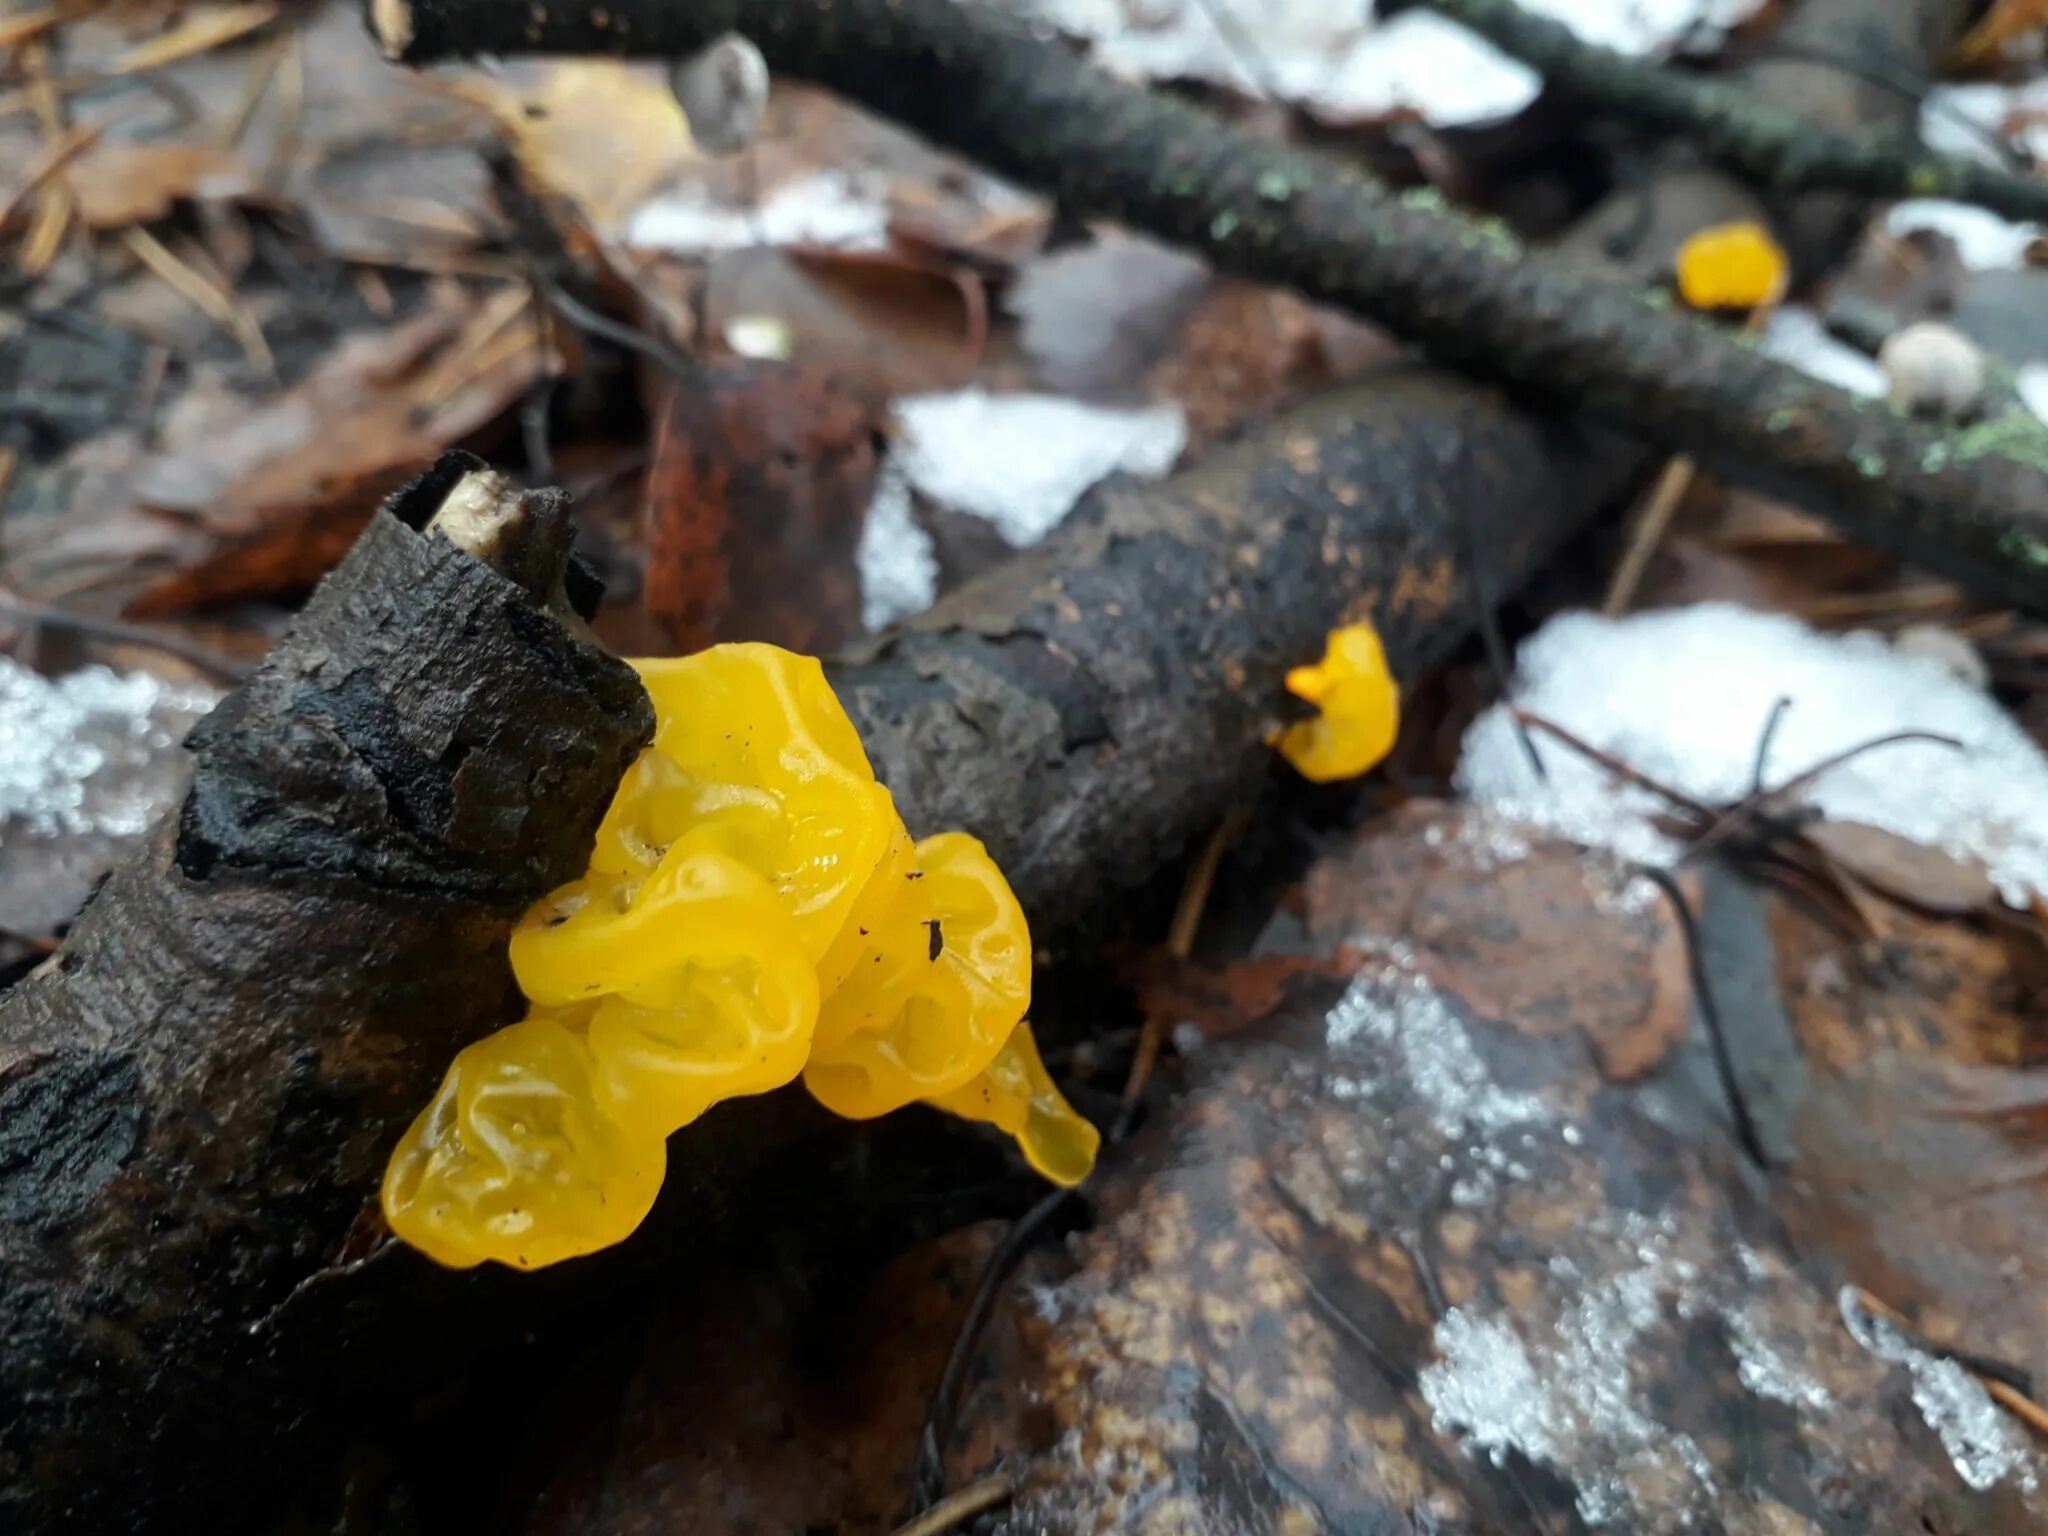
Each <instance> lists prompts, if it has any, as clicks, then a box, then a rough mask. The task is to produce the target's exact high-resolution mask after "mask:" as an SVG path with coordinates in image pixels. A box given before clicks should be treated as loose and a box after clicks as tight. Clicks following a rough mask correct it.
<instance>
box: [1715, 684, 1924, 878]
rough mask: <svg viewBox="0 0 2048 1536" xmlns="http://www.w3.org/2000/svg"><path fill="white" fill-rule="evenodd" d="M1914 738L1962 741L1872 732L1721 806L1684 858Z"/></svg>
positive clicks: (1774, 718)
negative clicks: (1868, 756)
mask: <svg viewBox="0 0 2048 1536" xmlns="http://www.w3.org/2000/svg"><path fill="white" fill-rule="evenodd" d="M1786 703H1789V701H1780V704H1779V705H1776V706H1773V708H1772V710H1771V716H1770V719H1769V720H1767V721H1766V722H1765V729H1766V731H1775V730H1776V727H1777V723H1778V717H1779V715H1781V714H1782V713H1783V705H1784V704H1786ZM1915 741H1918V742H1925V743H1927V744H1928V745H1930V746H1937V747H1947V748H1949V749H1950V750H1952V751H1956V752H1960V751H1962V750H1963V743H1962V742H1960V741H1958V740H1957V739H1956V738H1955V737H1953V736H1944V735H1942V734H1941V733H1940V732H1939V731H1893V732H1892V733H1891V734H1890V735H1887V736H1873V737H1872V738H1871V739H1870V740H1869V741H1859V742H1857V743H1856V744H1855V745H1854V746H1851V747H1844V748H1842V749H1841V751H1839V752H1830V753H1829V754H1828V755H1827V756H1826V757H1824V758H1822V759H1821V760H1820V761H1819V762H1817V763H1815V764H1814V765H1813V766H1812V767H1810V768H1807V769H1805V770H1804V771H1803V772H1800V773H1795V774H1794V775H1793V776H1792V777H1791V778H1789V779H1787V780H1785V781H1784V783H1782V784H1776V785H1773V786H1771V787H1770V788H1768V789H1762V790H1757V789H1752V790H1751V791H1750V793H1748V794H1747V795H1744V796H1743V797H1742V798H1741V799H1740V800H1738V801H1736V802H1735V804H1733V805H1731V806H1729V807H1727V809H1725V810H1723V811H1722V812H1721V813H1720V814H1719V815H1718V816H1716V818H1715V819H1714V822H1713V825H1711V826H1709V827H1707V828H1706V829H1704V830H1703V831H1702V832H1701V833H1700V834H1699V835H1698V836H1697V837H1695V838H1694V839H1693V842H1692V846H1691V847H1690V848H1689V849H1687V850H1686V855H1685V856H1686V858H1687V860H1696V859H1699V858H1702V857H1704V856H1705V855H1707V854H1709V853H1711V852H1713V851H1714V850H1715V849H1716V848H1718V847H1720V846H1721V845H1722V844H1723V843H1725V842H1727V841H1728V840H1729V839H1730V838H1731V837H1733V836H1735V834H1736V833H1738V832H1740V831H1743V830H1744V829H1745V828H1747V827H1748V826H1749V825H1750V823H1752V822H1754V821H1757V820H1760V819H1762V816H1763V812H1764V811H1765V809H1766V808H1767V807H1769V806H1770V805H1772V804H1774V803H1776V802H1778V801H1781V800H1787V799H1790V798H1791V797H1792V796H1793V795H1795V794H1797V793H1798V792H1799V791H1800V790H1802V789H1805V788H1806V787H1807V786H1808V785H1810V784H1812V783H1813V782H1814V781H1815V780H1816V779H1819V778H1821V777H1822V776H1823V775H1825V774H1828V773H1832V772H1833V771H1834V770H1835V769H1837V768H1840V767H1841V766H1843V765H1844V764H1845V763H1849V762H1853V761H1854V760H1855V759H1857V758H1859V757H1862V756H1863V755H1864V754H1865V753H1867V752H1875V751H1877V750H1878V749H1879V748H1881V747H1895V746H1899V745H1902V744H1904V743H1907V742H1915ZM1769 743H1770V738H1769V736H1766V737H1765V738H1764V739H1763V740H1762V741H1761V742H1760V743H1759V744H1758V749H1757V750H1758V754H1759V764H1760V763H1761V754H1762V753H1763V751H1764V750H1766V749H1767V748H1768V746H1769Z"/></svg>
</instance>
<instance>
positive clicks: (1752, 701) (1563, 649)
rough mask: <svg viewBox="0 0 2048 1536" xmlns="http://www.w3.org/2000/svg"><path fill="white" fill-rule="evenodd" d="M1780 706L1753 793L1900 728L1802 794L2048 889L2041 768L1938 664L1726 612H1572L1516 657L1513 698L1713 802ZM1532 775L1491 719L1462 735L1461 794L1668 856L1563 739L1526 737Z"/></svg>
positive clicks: (1739, 781)
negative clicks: (1923, 734)
mask: <svg viewBox="0 0 2048 1536" xmlns="http://www.w3.org/2000/svg"><path fill="white" fill-rule="evenodd" d="M1780 697H1784V698H1789V699H1790V700H1791V701H1792V702H1791V706H1790V707H1789V708H1788V709H1787V710H1786V712H1785V714H1784V716H1783V718H1782V719H1781V720H1780V722H1779V726H1778V730H1777V733H1776V735H1775V736H1774V737H1773V739H1772V743H1771V752H1770V757H1769V761H1768V762H1767V763H1766V764H1765V766H1764V773H1765V780H1766V782H1767V783H1770V782H1778V781H1782V780H1784V779H1785V778H1787V777H1789V776H1791V775H1793V774H1796V773H1799V772H1802V771H1803V770H1805V769H1806V768H1808V767H1810V766H1812V765H1813V764H1815V763H1817V762H1819V761H1820V760H1821V759H1822V758H1824V757H1827V756H1830V755H1832V754H1834V753H1836V752H1840V751H1843V750H1845V749H1847V748H1850V747H1855V746H1859V745H1861V744H1862V743H1864V742H1867V741H1870V740H1872V739H1873V738H1876V737H1879V736H1885V735H1889V734H1891V733H1893V732H1897V731H1903V730H1924V731H1935V732H1939V733H1941V734H1943V735H1947V736H1951V737H1954V738H1956V739H1957V740H1959V741H1961V742H1962V743H1963V749H1962V750H1961V751H1959V752H1958V751H1951V750H1949V749H1946V748H1943V747H1940V746H1937V745H1934V744H1931V743H1925V742H1909V743H1902V744H1898V745H1893V746H1886V747H1880V748H1877V749H1876V750H1874V751H1871V752H1868V753H1866V754H1863V755H1861V756H1859V757H1856V758H1855V759H1853V760H1852V761H1850V762H1847V763H1845V764H1843V765H1841V766H1840V767H1838V768H1835V769H1832V770H1830V771H1829V772H1828V773H1826V774H1823V775H1822V776H1821V777H1820V778H1819V779H1817V780H1816V781H1815V782H1814V783H1813V784H1812V785H1810V786H1808V787H1807V788H1806V789H1804V790H1803V791H1801V797H1802V798H1803V800H1805V801H1806V802H1807V803H1810V804H1812V805H1815V806H1817V807H1819V809H1820V810H1822V811H1823V812H1824V813H1825V814H1827V815H1828V816H1830V817H1832V818H1834V819H1837V820H1842V821H1859V822H1866V823H1869V824H1871V825H1873V826H1879V827H1883V828H1886V829H1887V830H1889V831H1892V832H1895V833H1897V834H1898V835H1899V836H1901V837H1905V838H1910V839H1911V840H1913V841H1915V842H1918V843H1923V844H1926V845H1928V846H1931V847H1937V848H1943V849H1946V850H1948V851H1949V852H1951V853H1953V854H1956V855H1958V856H1960V857H1965V858H1974V859H1979V860H1982V861H1983V862H1984V863H1985V864H1986V865H1987V866H1988V867H1989V868H1990V870H1991V873H1992V876H1993V878H1994V879H1995V880H1996V881H1997V883H1998V886H1999V888H2000V890H2001V892H2002V893H2003V894H2004V895H2005V897H2006V899H2007V900H2009V901H2013V902H2023V901H2024V899H2025V894H2026V893H2027V892H2028V891H2035V892H2042V893H2048V758H2044V757H2043V755H2042V753H2041V750H2040V748H2039V747H2037V746H2036V745H2035V744H2034V742H2033V741H2032V740H2031V739H2030V738H2029V737H2028V736H2027V734H2026V733H2025V732H2024V731H2022V730H2021V729H2020V728H2019V726H2018V725H2016V724H2015V723H2014V722H2013V720H2012V717H2011V716H2010V715H2009V714H2007V712H2006V711H2005V710H2004V709H2003V708H2001V707H2000V706H1999V705H1998V704H1997V702H1996V701H1995V700H1992V699H1990V698H1988V697H1987V696H1985V695H1984V694H1982V693H1979V692H1978V691H1976V690H1975V689H1973V688H1971V687H1969V686H1968V685H1966V684H1965V683H1962V682H1960V681H1958V680H1957V679H1956V678H1955V677H1954V676H1953V675H1951V674H1950V673H1949V672H1948V671H1947V670H1946V669H1945V668H1943V667H1942V666H1941V664H1940V663H1939V662H1937V661H1934V660H1932V659H1930V658H1927V657H1924V656H1914V655H1910V654H1902V653H1900V652H1899V651H1897V650H1895V649H1893V648H1892V647H1891V646H1890V645H1887V644H1886V643H1885V642H1884V641H1883V640H1882V639H1881V638H1880V637H1878V636H1876V635H1868V634H1864V635H1847V636H1829V635H1822V634H1819V633H1816V632H1815V631H1814V630H1812V629H1809V628H1808V627H1807V626H1805V625H1803V624H1801V623H1799V622H1798V621H1797V620H1794V619H1790V618H1786V617H1783V616H1780V615H1775V614H1764V613H1755V612H1751V611H1750V610H1747V609H1743V608H1738V607H1734V606H1732V605H1728V604H1719V603H1714V604H1704V605H1701V606H1699V607H1693V608H1681V609H1674V610H1670V611H1667V612H1661V613H1647V614H1639V615H1635V616H1633V617H1630V618H1625V619H1605V618H1601V617H1600V616H1598V615H1596V614H1590V613H1568V614H1564V615H1561V616H1559V617H1557V618H1555V619H1552V620H1551V621H1550V622H1549V623H1548V624H1546V625H1545V626H1544V627H1543V628H1542V629H1541V630H1540V631H1539V632H1538V633H1537V634H1536V635H1535V636H1534V637H1533V638H1531V639H1530V640H1529V641H1528V642H1527V643H1526V644H1524V646H1523V647H1522V651H1521V655H1520V657H1519V666H1518V675H1517V683H1516V694H1515V703H1516V704H1518V705H1519V706H1520V707H1521V708H1523V709H1525V710H1528V711H1529V712H1531V713H1533V714H1536V715H1540V716H1542V717H1544V718H1545V719H1548V720H1551V721H1554V722H1555V723H1557V724H1558V725H1561V726H1563V727H1564V728H1565V729H1567V730H1569V731H1572V732H1573V733H1574V734H1576V735H1578V736H1580V737H1582V738H1583V739H1585V740H1586V741H1588V742H1590V743H1592V744H1593V745H1594V746H1596V747H1599V748H1602V749H1604V750H1605V751H1607V752H1609V753H1611V754H1613V755H1614V756H1616V757H1618V758H1620V759H1621V760H1622V761H1624V762H1626V763H1628V764H1630V765H1631V766H1632V767H1634V768H1636V769H1638V770H1640V771H1641V772H1643V773H1645V774H1648V775H1649V776H1650V777H1652V778H1654V779H1658V780H1660V781H1662V782H1663V783H1665V784H1668V785H1670V786H1671V787H1672V788H1674V789H1676V790H1679V791H1681V792H1682V793H1685V794H1689V795H1691V796H1693V797H1694V798H1696V799H1700V800H1705V801H1718V802H1726V801H1731V800H1734V799H1738V798H1740V797H1741V796H1742V795H1743V794H1745V793H1747V791H1748V789H1749V780H1750V773H1751V768H1752V764H1753V760H1754V757H1755V753H1756V747H1757V741H1758V738H1759V736H1760V734H1761V732H1762V730H1763V726H1764V722H1765V720H1766V719H1767V718H1768V716H1769V715H1770V712H1771V708H1772V706H1773V704H1774V702H1775V701H1776V700H1777V699H1779V698H1780ZM1535 741H1536V746H1537V750H1538V751H1539V752H1540V753H1541V754H1542V757H1543V762H1544V766H1545V768H1546V769H1547V770H1548V772H1549V781H1548V783H1547V784H1546V783H1542V782H1539V781H1538V780H1537V779H1536V777H1535V775H1534V773H1533V771H1532V770H1531V768H1530V766H1529V763H1528V759H1527V757H1526V756H1525V755H1524V752H1523V749H1522V743H1521V742H1520V741H1519V740H1518V739H1517V737H1516V733H1515V729H1514V725H1513V723H1512V721H1511V720H1510V719H1509V717H1508V715H1507V713H1506V712H1505V709H1504V708H1502V707H1500V706H1496V707H1495V708H1493V709H1491V710H1489V711H1488V712H1487V713H1486V714H1484V715H1482V716H1481V717H1480V718H1479V719H1478V720H1477V721H1475V722H1474V723H1473V725H1472V727H1471V729H1470V730H1469V731H1468V732H1467V734H1466V737H1465V742H1464V749H1463V753H1462V756H1461V758H1460V761H1459V764H1458V774H1457V778H1458V783H1459V786H1460V787H1461V788H1462V789H1463V791H1464V792H1465V793H1466V794H1467V795H1468V796H1470V797H1471V798H1472V799H1474V800H1478V801H1482V802H1485V803H1487V804H1489V805H1491V806H1493V807H1494V808H1495V809H1496V810H1498V811H1499V812H1501V813H1502V814H1505V815H1509V816H1514V817H1517V818H1519V819H1521V820H1523V821H1525V822H1527V823H1530V824H1533V825H1536V826H1541V827H1546V828H1549V829H1551V830H1553V831H1556V832H1558V833H1560V834H1562V835H1563V836H1566V837H1569V838H1571V839H1573V840H1575V841H1577V842H1580V843H1583V844H1585V845H1587V846H1589V847H1599V848H1608V849H1611V850H1613V851H1614V852H1615V853H1616V854H1617V855H1619V856H1621V857H1623V858H1627V859H1630V860H1633V861H1643V862H1651V863H1664V862H1669V861H1670V860H1671V859H1672V858H1673V857H1675V856H1676V852H1677V850H1676V849H1675V848H1674V847H1673V846H1672V845H1671V843H1670V842H1669V840H1667V839H1666V838H1665V837H1664V836H1663V835H1662V834H1661V833H1659V832H1657V831H1656V830H1655V829H1654V828H1652V827H1651V826H1650V825H1649V823H1648V821H1647V819H1646V817H1647V814H1648V813H1649V812H1651V811H1653V810H1657V809H1660V808H1661V806H1660V803H1659V802H1657V801H1655V800H1654V799H1653V797H1651V796H1650V795H1649V793H1648V792H1647V791H1644V790H1640V789H1636V788H1634V787H1633V786H1626V785H1616V784H1614V783H1613V782H1612V781H1611V780H1610V777H1609V775H1608V773H1607V771H1606V770H1605V769H1602V768H1599V767H1596V766H1595V765H1593V764H1591V763H1588V762H1587V761H1586V760H1585V759H1584V758H1582V757H1580V756H1579V755H1578V754H1577V753H1576V752H1573V751H1571V750H1570V749H1568V748H1566V747H1565V746H1564V745H1563V744H1562V743H1560V742H1557V741H1555V740H1554V739H1551V738H1549V737H1547V736H1544V735H1543V734H1541V733H1540V732H1539V733H1535Z"/></svg>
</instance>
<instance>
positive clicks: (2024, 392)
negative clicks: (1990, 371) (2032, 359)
mask: <svg viewBox="0 0 2048 1536" xmlns="http://www.w3.org/2000/svg"><path fill="white" fill-rule="evenodd" d="M2013 387H2014V388H2015V389H2017V390H2018V391H2019V396H2020V403H2021V404H2022V405H2024V406H2025V407H2026V408H2027V409H2028V410H2030V411H2032V412H2033V413H2034V414H2035V415H2036V416H2038V417H2040V418H2041V419H2042V420H2043V421H2048V363H2028V364H2027V365H2026V366H2025V367H2024V368H2022V369H2020V371H2019V375H2018V377H2017V378H2016V379H2014V381H2013Z"/></svg>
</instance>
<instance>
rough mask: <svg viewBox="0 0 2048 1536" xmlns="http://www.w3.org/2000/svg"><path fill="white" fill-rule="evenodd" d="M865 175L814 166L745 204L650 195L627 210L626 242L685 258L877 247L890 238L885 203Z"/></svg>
mask: <svg viewBox="0 0 2048 1536" xmlns="http://www.w3.org/2000/svg"><path fill="white" fill-rule="evenodd" d="M869 180H870V179H869V178H864V177H858V176H854V175H849V174H848V173H847V172H845V171H819V172H817V173H816V174H814V175H810V176H805V177H803V178H801V179H799V180H796V181H792V182H789V183H787V184H785V185H783V186H780V187H777V188H776V189H775V190H774V191H773V192H770V193H769V194H768V195H767V196H766V197H764V198H762V199H761V201H760V203H759V204H758V205H756V206H755V207H752V208H736V207H730V206H727V205H726V204H723V203H719V202H714V201H712V200H711V199H709V198H707V197H706V196H705V195H704V194H703V193H701V192H696V193H688V194H676V195H672V196H667V197H657V198H653V199H650V200H649V201H648V202H646V203H643V204H642V205H641V206H640V207H639V208H638V209H636V210H635V211H634V214H633V217H632V221H631V222H630V224H629V225H628V226H627V230H626V243H627V244H628V245H629V246H632V247H635V248H637V249H640V250H656V251H672V252H675V253H677V254H679V255H691V256H700V255H705V254H708V253H710V252H713V251H735V250H745V249H748V248H750V247H754V246H763V245H822V246H830V247H832V248H834V249H837V250H846V251H875V250H881V249H883V248H884V247H886V246H887V245H888V243H889V201H888V196H887V193H886V192H885V191H884V190H882V189H880V188H879V187H876V186H872V185H870V184H869Z"/></svg>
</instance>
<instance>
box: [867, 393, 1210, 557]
mask: <svg viewBox="0 0 2048 1536" xmlns="http://www.w3.org/2000/svg"><path fill="white" fill-rule="evenodd" d="M894 410H895V415H896V420H897V424H898V425H899V426H900V428H901V429H902V431H901V439H900V441H899V442H898V444H897V446H896V449H895V453H894V455H893V457H894V460H895V462H896V463H897V464H898V465H899V466H900V467H901V468H902V471H903V474H904V476H905V477H906V478H907V479H908V480H909V482H910V484H911V485H913V486H915V487H916V488H917V489H918V490H919V491H921V492H922V493H923V494H925V495H926V496H929V497H930V498H931V499H932V500H933V501H936V502H939V503H941V504H942V505H944V506H947V507H950V508H952V509H953V510H954V511H956V512H965V513H968V514H970V515H971V516H974V517H979V518H983V519H985V520H986V521H988V522H990V523H993V524H994V525H995V528H996V531H997V532H998V533H1000V534H1002V536H1003V537H1004V538H1005V539H1006V540H1008V541H1009V543H1010V544H1012V545H1014V546H1016V547H1019V548H1022V547H1023V546H1025V545H1030V544H1036V543H1037V542H1038V541H1039V540H1040V539H1042V538H1044V537H1045V536H1046V534H1048V533H1050V532H1051V531H1052V530H1053V529H1054V528H1056V527H1058V526H1059V524H1060V522H1061V520H1062V519H1064V518H1065V517H1066V515H1067V514H1068V513H1069V512H1071V511H1072V510H1073V509H1074V504H1075V503H1076V502H1078V501H1079V500H1080V499H1081V497H1082V495H1083V494H1084V493H1085V492H1086V491H1087V490H1088V489H1089V487H1091V486H1093V485H1095V484H1096V483H1097V482H1099V481H1101V480H1105V479H1107V478H1108V477H1109V476H1110V475H1113V474H1116V473H1118V472H1122V473H1124V474H1130V475H1141V476H1146V477H1156V476H1159V475H1163V474H1165V473H1166V472H1167V471H1168V470H1169V469H1171V468H1173V466H1174V462H1175V461H1176V460H1177V459H1179V457H1180V452H1181V449H1182V448H1183V447H1185V446H1186V444H1187V435H1188V428H1187V418H1186V416H1184V415H1183V414H1182V412H1181V409H1180V407H1179V406H1177V405H1160V406H1151V407H1147V408H1144V409H1139V410H1120V409H1113V408H1110V407H1106V406H1099V405H1090V404H1087V403H1086V402H1085V401H1080V400H1070V399H1065V398H1063V397H1061V396H1057V395H1029V394H1019V395H991V394H988V393H986V392H985V391H983V390H979V389H966V390H960V391H957V392H955V393H952V394H942V395H917V396H912V397H910V398H907V399H902V400H898V401H897V402H896V404H895V407H894Z"/></svg>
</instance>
